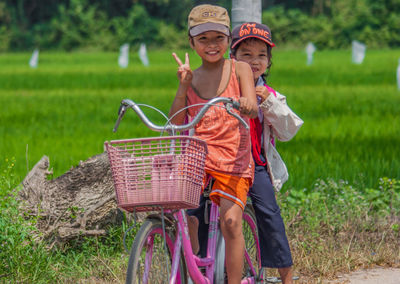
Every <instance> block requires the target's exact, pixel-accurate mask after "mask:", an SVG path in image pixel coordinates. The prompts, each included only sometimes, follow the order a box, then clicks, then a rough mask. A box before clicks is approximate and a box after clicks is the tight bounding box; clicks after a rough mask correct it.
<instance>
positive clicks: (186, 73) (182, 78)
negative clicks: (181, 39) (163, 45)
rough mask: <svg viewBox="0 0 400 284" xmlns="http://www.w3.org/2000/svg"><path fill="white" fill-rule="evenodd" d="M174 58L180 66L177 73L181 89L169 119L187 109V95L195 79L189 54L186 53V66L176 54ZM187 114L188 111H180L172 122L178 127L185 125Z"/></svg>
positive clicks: (178, 91)
mask: <svg viewBox="0 0 400 284" xmlns="http://www.w3.org/2000/svg"><path fill="white" fill-rule="evenodd" d="M172 56H173V57H174V58H175V60H176V62H177V63H178V65H179V67H178V72H177V76H178V79H179V87H178V90H177V91H176V95H175V99H174V101H173V103H172V106H171V109H170V110H169V117H171V116H172V115H174V114H175V113H176V112H178V111H179V110H181V109H182V108H184V107H186V105H187V101H186V100H187V98H186V94H187V90H188V88H189V86H190V84H191V82H192V78H193V73H192V70H191V69H190V65H189V56H188V54H187V53H186V55H185V64H182V61H181V60H180V59H179V57H178V56H177V55H176V54H175V53H172ZM186 113H187V110H184V111H180V112H179V113H178V114H177V115H176V116H174V118H173V119H172V120H171V122H172V123H174V124H178V125H179V124H183V123H184V120H185V117H186Z"/></svg>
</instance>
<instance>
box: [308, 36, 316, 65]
mask: <svg viewBox="0 0 400 284" xmlns="http://www.w3.org/2000/svg"><path fill="white" fill-rule="evenodd" d="M316 50H317V48H316V47H315V45H314V44H313V43H312V42H309V43H308V44H307V46H306V53H307V65H311V64H312V62H313V54H314V52H315V51H316Z"/></svg>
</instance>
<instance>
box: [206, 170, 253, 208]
mask: <svg viewBox="0 0 400 284" xmlns="http://www.w3.org/2000/svg"><path fill="white" fill-rule="evenodd" d="M206 174H207V175H210V176H212V177H213V178H214V179H215V182H214V185H213V187H212V190H211V193H210V199H211V200H212V201H213V202H215V203H216V204H218V205H219V204H220V198H225V199H228V200H230V201H232V202H234V203H235V204H237V205H239V206H240V207H241V208H242V209H243V210H244V207H245V206H246V201H247V193H248V192H249V188H250V185H251V178H244V177H239V176H231V175H227V174H222V173H219V172H214V171H209V170H206Z"/></svg>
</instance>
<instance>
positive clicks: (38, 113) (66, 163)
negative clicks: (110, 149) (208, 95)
mask: <svg viewBox="0 0 400 284" xmlns="http://www.w3.org/2000/svg"><path fill="white" fill-rule="evenodd" d="M30 55H31V54H28V53H18V54H10V53H7V54H0V159H1V160H0V161H1V163H4V162H5V161H6V160H8V161H10V160H15V170H16V173H17V175H18V177H19V178H20V179H21V181H22V179H23V178H24V177H25V175H26V174H27V172H28V171H29V170H30V169H31V168H32V167H33V166H34V164H35V163H36V162H37V161H38V160H39V159H40V158H41V157H42V156H43V155H47V156H48V157H49V158H50V167H51V168H53V171H54V175H53V177H57V176H59V175H61V174H63V173H64V172H66V171H68V170H69V169H70V168H71V167H72V166H76V165H77V164H78V163H79V161H80V160H86V159H87V158H88V157H90V156H93V155H95V154H98V153H101V152H103V143H104V141H106V140H112V139H120V138H136V137H143V136H152V135H154V136H157V135H159V134H158V133H153V132H152V131H150V130H147V129H146V128H145V126H144V125H142V124H141V122H140V120H139V119H138V118H137V117H135V114H134V112H133V111H129V112H128V113H127V114H126V116H125V118H124V120H123V121H122V123H121V125H120V128H119V131H118V132H117V133H113V132H112V128H113V125H114V122H115V119H116V117H117V110H118V107H119V103H120V101H121V100H122V99H124V98H130V99H132V100H134V101H136V102H138V103H145V104H149V105H152V106H155V107H157V108H159V109H161V110H162V111H163V112H165V113H167V112H168V110H169V106H170V104H171V103H172V100H173V97H174V95H175V91H176V88H177V85H178V80H177V78H176V69H177V66H176V62H175V61H174V59H173V57H172V56H171V52H169V51H153V52H152V51H150V52H149V59H150V66H149V67H144V66H142V65H141V63H140V61H139V59H138V56H137V54H136V53H131V55H130V64H129V66H128V68H126V69H121V68H119V67H118V64H117V60H118V53H55V52H50V53H47V52H41V53H40V56H39V57H40V58H39V66H38V67H37V68H36V69H32V68H30V67H29V65H28V62H29V58H30ZM178 55H180V56H183V55H184V51H180V52H178ZM189 56H190V59H191V66H192V68H196V66H199V64H200V61H199V59H198V57H197V55H195V54H194V52H193V51H189ZM399 57H400V50H379V51H378V50H368V51H367V55H366V58H365V60H364V62H363V64H361V65H355V64H352V63H351V51H350V50H341V51H320V52H318V51H317V52H316V53H315V56H314V64H313V65H311V66H306V54H305V52H303V51H285V50H279V49H276V50H274V54H273V66H272V70H271V75H270V77H269V83H270V85H271V86H272V87H273V88H275V89H276V90H278V91H279V92H281V93H282V94H285V95H286V96H287V101H288V104H289V106H290V107H291V108H292V109H293V110H294V111H295V112H296V113H297V114H298V115H299V116H300V117H301V118H302V119H303V120H304V125H303V127H302V128H301V129H300V131H299V132H298V134H297V136H296V137H295V138H294V139H293V140H292V141H290V142H278V145H277V147H278V148H279V151H280V153H281V155H282V157H283V158H284V160H285V162H286V164H287V167H288V169H289V174H290V178H289V181H288V182H287V183H286V184H285V186H284V190H287V189H290V188H295V189H303V188H307V189H310V188H311V187H312V185H313V184H314V183H315V182H316V180H318V179H320V178H321V179H327V178H332V179H334V180H346V181H348V182H350V183H353V184H357V185H359V186H360V187H365V188H368V187H375V188H376V187H377V184H378V179H379V178H380V177H389V178H396V179H399V178H400V91H399V90H397V86H396V78H395V75H396V73H395V72H396V66H397V62H398V58H399ZM146 114H148V115H149V116H150V118H152V119H154V120H155V121H157V122H158V123H160V124H161V123H163V122H164V121H163V120H162V118H161V116H160V115H158V114H156V113H155V112H154V111H151V110H149V111H147V110H146Z"/></svg>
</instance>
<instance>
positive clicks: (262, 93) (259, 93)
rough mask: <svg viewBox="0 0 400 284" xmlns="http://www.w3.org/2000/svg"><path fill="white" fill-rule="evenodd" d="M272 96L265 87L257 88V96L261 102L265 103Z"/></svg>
mask: <svg viewBox="0 0 400 284" xmlns="http://www.w3.org/2000/svg"><path fill="white" fill-rule="evenodd" d="M269 95H270V92H269V91H268V89H267V88H266V87H265V86H257V87H256V96H257V97H260V98H261V102H263V101H265V100H266V99H267V98H268V97H269Z"/></svg>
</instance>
